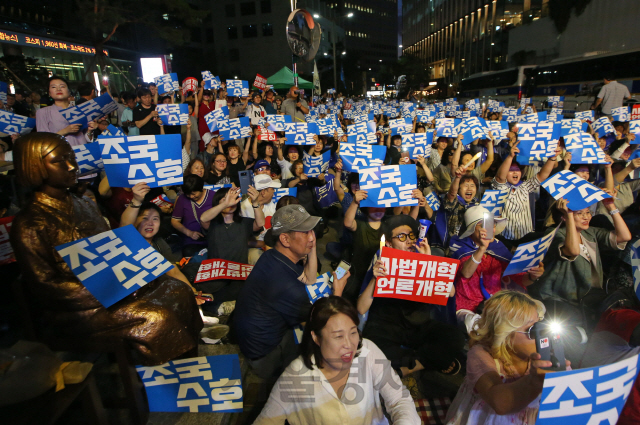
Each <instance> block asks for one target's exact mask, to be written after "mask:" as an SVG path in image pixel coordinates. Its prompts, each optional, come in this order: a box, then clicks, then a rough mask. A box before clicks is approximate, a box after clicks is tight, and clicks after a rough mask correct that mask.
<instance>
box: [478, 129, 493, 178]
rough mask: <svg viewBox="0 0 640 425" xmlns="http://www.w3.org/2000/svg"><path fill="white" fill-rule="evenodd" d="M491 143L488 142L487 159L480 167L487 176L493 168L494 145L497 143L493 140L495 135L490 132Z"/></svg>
mask: <svg viewBox="0 0 640 425" xmlns="http://www.w3.org/2000/svg"><path fill="white" fill-rule="evenodd" d="M489 137H490V139H489V141H488V142H487V159H486V160H485V161H484V162H483V163H482V164H481V165H480V170H481V171H482V174H485V173H486V172H487V171H489V168H491V164H493V145H494V143H495V139H494V138H493V134H492V133H491V132H489Z"/></svg>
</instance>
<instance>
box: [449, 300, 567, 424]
mask: <svg viewBox="0 0 640 425" xmlns="http://www.w3.org/2000/svg"><path fill="white" fill-rule="evenodd" d="M545 311H546V310H545V308H544V305H543V304H542V303H541V302H540V301H537V300H534V299H533V298H531V297H530V296H529V295H526V294H523V293H521V292H516V291H499V292H497V293H495V294H494V295H493V296H492V297H491V298H489V299H488V300H487V301H486V303H485V307H484V311H483V312H482V317H481V318H480V320H479V321H478V324H477V328H475V329H474V331H473V332H471V334H470V336H471V341H470V344H471V350H469V354H468V356H467V376H466V377H465V380H464V382H463V383H462V386H461V387H460V390H458V394H457V395H456V397H455V399H454V400H453V402H452V404H451V407H450V408H449V412H448V413H447V424H493V425H498V424H533V423H535V421H536V416H537V415H538V408H539V406H540V394H541V393H542V384H543V383H544V374H545V373H546V372H547V371H545V370H541V369H540V368H542V367H550V366H551V362H549V361H542V360H539V359H540V355H539V354H537V353H536V345H535V341H534V340H533V339H532V338H533V335H532V328H533V325H534V324H535V323H536V322H538V321H540V320H542V319H543V317H544V314H545ZM567 365H568V362H567Z"/></svg>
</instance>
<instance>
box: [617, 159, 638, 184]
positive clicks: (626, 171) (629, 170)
mask: <svg viewBox="0 0 640 425" xmlns="http://www.w3.org/2000/svg"><path fill="white" fill-rule="evenodd" d="M638 167H640V158H636V159H634V160H633V161H631V162H630V163H629V164H627V166H626V167H624V168H623V169H622V170H620V171H619V172H618V173H616V175H615V176H614V178H615V179H616V181H617V182H618V183H622V182H624V179H626V178H627V176H628V175H629V174H631V173H632V172H633V171H634V170H635V169H636V168H638Z"/></svg>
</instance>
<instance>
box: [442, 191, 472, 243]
mask: <svg viewBox="0 0 640 425" xmlns="http://www.w3.org/2000/svg"><path fill="white" fill-rule="evenodd" d="M476 205H479V203H478V200H477V199H476V198H473V199H472V200H471V202H468V203H467V204H466V205H465V204H463V203H462V202H461V199H460V196H457V195H456V197H455V198H454V199H453V200H449V198H448V197H446V196H445V198H444V210H445V212H446V213H447V233H449V236H454V235H459V234H460V231H461V230H462V231H463V232H464V230H465V226H464V213H465V212H466V211H467V208H470V207H475V206H476Z"/></svg>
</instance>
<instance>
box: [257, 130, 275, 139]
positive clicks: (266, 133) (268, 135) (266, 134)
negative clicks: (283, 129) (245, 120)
mask: <svg viewBox="0 0 640 425" xmlns="http://www.w3.org/2000/svg"><path fill="white" fill-rule="evenodd" d="M258 139H259V140H269V141H271V142H275V141H276V140H278V136H277V135H276V133H274V132H273V131H271V130H267V129H266V128H262V129H261V130H260V136H258Z"/></svg>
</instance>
